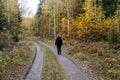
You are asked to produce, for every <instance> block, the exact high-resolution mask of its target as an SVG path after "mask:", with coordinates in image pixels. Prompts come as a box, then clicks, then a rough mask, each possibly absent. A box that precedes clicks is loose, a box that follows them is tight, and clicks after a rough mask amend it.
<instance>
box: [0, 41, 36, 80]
mask: <svg viewBox="0 0 120 80" xmlns="http://www.w3.org/2000/svg"><path fill="white" fill-rule="evenodd" d="M34 50H35V49H34V47H33V45H32V43H31V42H30V41H28V40H26V41H20V42H16V43H14V44H9V46H7V47H5V48H4V49H3V50H2V51H1V52H0V80H21V79H22V78H23V76H24V75H25V74H26V70H27V69H28V67H29V66H30V65H31V63H32V59H33V57H34V55H35V54H34V53H35V51H34Z"/></svg>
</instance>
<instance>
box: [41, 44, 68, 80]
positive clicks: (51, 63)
mask: <svg viewBox="0 0 120 80" xmlns="http://www.w3.org/2000/svg"><path fill="white" fill-rule="evenodd" d="M40 47H41V49H42V52H43V54H44V62H43V71H42V76H41V80H67V78H66V76H65V74H64V72H63V69H62V67H61V65H60V64H59V62H58V60H57V58H56V57H55V55H54V54H53V52H52V51H51V50H50V49H49V48H48V47H46V46H44V45H40Z"/></svg>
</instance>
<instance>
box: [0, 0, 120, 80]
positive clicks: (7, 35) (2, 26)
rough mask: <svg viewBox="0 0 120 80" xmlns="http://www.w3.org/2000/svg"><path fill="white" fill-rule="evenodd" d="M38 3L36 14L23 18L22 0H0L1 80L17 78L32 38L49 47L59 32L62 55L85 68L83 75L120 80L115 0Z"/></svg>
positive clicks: (119, 12)
mask: <svg viewBox="0 0 120 80" xmlns="http://www.w3.org/2000/svg"><path fill="white" fill-rule="evenodd" d="M39 2H40V3H39V4H38V9H37V12H36V14H35V15H34V16H32V17H26V16H25V15H24V13H25V12H26V11H27V8H26V7H25V6H26V4H25V0H23V1H21V3H19V0H0V80H20V77H21V76H22V75H23V73H24V71H25V70H26V69H27V67H28V66H29V64H30V63H31V62H32V59H33V57H34V55H35V53H34V52H35V47H34V46H33V42H32V41H31V40H32V39H35V41H36V42H37V43H38V42H39V41H42V42H44V43H46V44H49V45H52V46H54V44H55V39H56V38H57V36H58V34H60V35H61V37H62V39H63V46H62V50H63V53H64V55H65V56H67V57H68V58H69V59H71V60H72V61H73V62H74V63H75V64H76V65H78V66H82V67H86V68H87V69H86V71H85V72H87V73H86V74H87V75H92V76H93V77H94V78H96V79H92V78H91V79H90V80H120V0H39ZM29 14H31V12H30V13H29ZM38 44H39V43H38ZM40 46H41V47H40V48H41V49H42V50H43V53H46V56H45V57H46V58H47V57H48V59H51V57H50V56H49V54H48V53H49V52H50V51H49V50H48V51H44V50H45V49H46V50H47V48H45V46H43V45H42V44H40ZM33 53H34V54H33ZM50 53H51V52H50ZM51 54H52V53H51ZM52 56H53V55H52ZM52 59H53V58H52ZM53 60H54V59H53ZM55 60H56V58H55ZM43 61H44V60H43ZM46 61H48V62H49V61H50V60H47V59H46ZM51 63H52V61H51ZM48 64H50V62H49V63H48ZM48 64H47V63H46V65H45V66H49V65H48ZM53 64H54V63H53ZM58 65H59V64H58ZM43 66H44V65H43ZM13 68H14V70H13ZM46 69H47V68H46ZM42 75H44V76H43V78H42V79H43V80H46V79H44V78H46V77H45V75H49V74H47V73H46V72H44V69H43V74H42ZM51 76H54V75H51ZM47 80H52V79H47ZM54 80H67V79H57V78H56V79H55V78H54ZM68 80H69V79H68ZM73 80H75V79H73Z"/></svg>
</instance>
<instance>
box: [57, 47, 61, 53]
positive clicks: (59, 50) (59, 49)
mask: <svg viewBox="0 0 120 80" xmlns="http://www.w3.org/2000/svg"><path fill="white" fill-rule="evenodd" d="M57 51H58V55H61V46H57Z"/></svg>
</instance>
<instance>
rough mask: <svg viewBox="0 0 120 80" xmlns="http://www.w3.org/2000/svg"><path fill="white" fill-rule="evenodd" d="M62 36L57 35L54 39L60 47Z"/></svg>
mask: <svg viewBox="0 0 120 80" xmlns="http://www.w3.org/2000/svg"><path fill="white" fill-rule="evenodd" d="M62 44H63V43H62V38H61V37H60V36H58V37H57V38H56V41H55V45H56V46H59V47H61V46H62Z"/></svg>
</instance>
